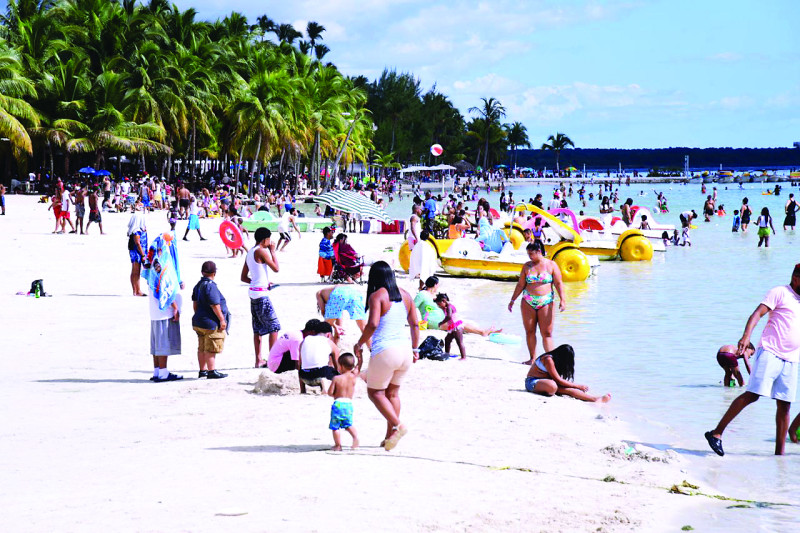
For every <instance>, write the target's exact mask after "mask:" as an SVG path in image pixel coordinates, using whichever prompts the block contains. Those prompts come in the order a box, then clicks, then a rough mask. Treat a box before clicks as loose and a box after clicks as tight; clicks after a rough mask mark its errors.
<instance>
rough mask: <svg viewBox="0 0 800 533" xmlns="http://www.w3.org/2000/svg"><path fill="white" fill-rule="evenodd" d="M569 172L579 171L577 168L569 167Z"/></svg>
mask: <svg viewBox="0 0 800 533" xmlns="http://www.w3.org/2000/svg"><path fill="white" fill-rule="evenodd" d="M567 170H568V171H570V172H577V171H578V169H577V168H575V167H567Z"/></svg>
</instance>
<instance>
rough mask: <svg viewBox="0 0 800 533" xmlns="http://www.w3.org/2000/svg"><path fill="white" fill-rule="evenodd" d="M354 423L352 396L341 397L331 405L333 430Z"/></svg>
mask: <svg viewBox="0 0 800 533" xmlns="http://www.w3.org/2000/svg"><path fill="white" fill-rule="evenodd" d="M352 425H353V402H352V401H350V398H339V399H338V400H334V402H333V405H331V423H330V426H328V427H329V428H330V429H331V430H333V431H336V430H339V429H347V428H349V427H350V426H352Z"/></svg>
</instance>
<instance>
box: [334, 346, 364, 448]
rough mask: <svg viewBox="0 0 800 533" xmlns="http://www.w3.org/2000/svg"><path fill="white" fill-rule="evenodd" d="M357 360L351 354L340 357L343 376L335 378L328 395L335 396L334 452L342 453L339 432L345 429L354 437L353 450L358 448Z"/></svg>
mask: <svg viewBox="0 0 800 533" xmlns="http://www.w3.org/2000/svg"><path fill="white" fill-rule="evenodd" d="M355 368H356V359H355V357H353V354H351V353H343V354H342V355H341V356H339V369H340V371H341V374H339V375H338V376H334V378H333V383H331V386H330V389H328V394H329V395H330V396H333V398H334V399H333V405H331V423H330V426H329V427H330V429H331V431H333V450H334V451H336V452H340V451H342V440H341V436H340V435H339V430H341V429H344V430H345V431H347V432H348V433H350V435H351V436H352V437H353V446H352V448H353V449H356V448H358V435H357V434H356V428H355V427H353V391H354V390H355V388H356V380H357V379H358V376H357V375H356V373H357V370H356V369H355Z"/></svg>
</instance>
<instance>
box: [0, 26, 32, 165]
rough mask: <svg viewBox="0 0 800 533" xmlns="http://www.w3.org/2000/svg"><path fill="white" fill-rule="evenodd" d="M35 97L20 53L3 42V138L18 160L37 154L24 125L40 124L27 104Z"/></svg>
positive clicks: (0, 84)
mask: <svg viewBox="0 0 800 533" xmlns="http://www.w3.org/2000/svg"><path fill="white" fill-rule="evenodd" d="M35 97H36V88H35V87H34V85H33V83H32V82H31V80H30V79H29V78H27V77H26V76H25V75H24V73H23V70H22V64H21V63H20V61H19V58H18V56H17V54H16V53H14V52H13V51H12V50H9V49H8V48H7V47H6V45H5V43H4V42H2V41H0V137H3V138H6V139H8V140H9V142H10V143H11V148H12V151H13V153H14V155H15V156H16V158H17V160H21V158H22V156H23V154H27V155H32V154H33V145H32V144H31V138H30V135H28V131H27V130H26V129H25V126H24V125H23V122H27V123H30V124H32V125H34V126H38V125H39V114H38V113H37V112H36V110H35V109H34V108H33V106H31V105H30V104H29V103H28V102H27V100H28V99H33V98H35Z"/></svg>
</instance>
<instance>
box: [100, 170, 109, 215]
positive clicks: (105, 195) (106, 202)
mask: <svg viewBox="0 0 800 533" xmlns="http://www.w3.org/2000/svg"><path fill="white" fill-rule="evenodd" d="M110 205H111V180H110V179H108V176H106V177H105V178H103V204H102V208H103V211H105V210H106V209H108V208H109V206H110Z"/></svg>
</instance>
